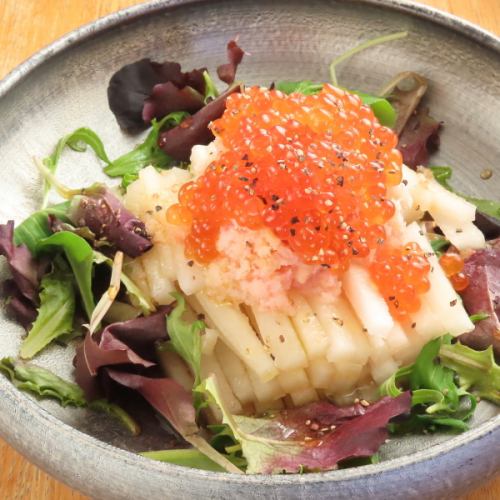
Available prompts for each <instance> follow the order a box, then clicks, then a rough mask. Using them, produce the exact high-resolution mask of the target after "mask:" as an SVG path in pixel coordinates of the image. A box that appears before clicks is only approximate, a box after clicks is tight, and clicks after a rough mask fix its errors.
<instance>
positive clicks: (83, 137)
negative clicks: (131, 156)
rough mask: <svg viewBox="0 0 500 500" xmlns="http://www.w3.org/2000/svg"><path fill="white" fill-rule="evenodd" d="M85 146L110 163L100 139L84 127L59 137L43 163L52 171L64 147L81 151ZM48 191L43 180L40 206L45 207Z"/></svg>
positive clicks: (46, 184)
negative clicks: (42, 194)
mask: <svg viewBox="0 0 500 500" xmlns="http://www.w3.org/2000/svg"><path fill="white" fill-rule="evenodd" d="M87 146H90V147H91V148H92V149H93V150H94V153H95V154H96V156H97V157H98V158H99V159H100V160H102V161H103V162H105V163H108V164H109V163H110V159H109V158H108V155H107V154H106V150H105V149H104V144H103V143H102V141H101V139H100V138H99V136H98V135H97V134H96V133H95V132H94V131H93V130H91V129H89V128H86V127H82V128H79V129H77V130H75V131H74V132H72V133H71V134H68V135H65V136H64V137H62V138H61V139H59V141H58V143H57V145H56V147H55V148H54V151H53V152H52V154H51V155H50V156H48V157H47V158H45V159H44V160H43V163H44V165H45V166H46V167H47V168H48V169H49V171H50V172H52V173H54V172H55V171H56V168H57V165H58V163H59V159H60V158H61V154H62V152H63V150H64V148H65V147H69V148H71V149H73V150H74V151H78V152H80V153H82V152H84V151H85V150H86V149H87ZM49 191H50V184H49V183H48V182H47V180H45V181H44V186H43V193H44V196H43V203H42V208H45V207H46V206H47V201H48V194H49Z"/></svg>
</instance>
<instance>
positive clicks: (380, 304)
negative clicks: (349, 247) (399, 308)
mask: <svg viewBox="0 0 500 500" xmlns="http://www.w3.org/2000/svg"><path fill="white" fill-rule="evenodd" d="M343 285H344V290H345V294H346V295H347V298H348V299H349V302H350V303H351V305H352V307H353V309H354V311H355V312H356V315H357V316H358V318H359V319H360V320H361V323H362V324H363V326H364V327H365V328H366V329H367V330H368V333H369V335H371V336H374V337H379V338H385V337H387V335H388V334H389V332H390V331H391V329H392V328H393V326H394V320H393V319H392V317H391V315H390V313H389V308H388V307H387V304H386V302H385V300H384V298H383V297H382V295H380V293H379V291H378V289H377V287H376V285H375V283H373V281H372V280H371V278H370V274H369V272H368V271H367V270H366V269H365V268H363V267H361V266H359V265H357V264H351V266H350V267H349V269H348V270H347V272H346V273H345V274H344V279H343Z"/></svg>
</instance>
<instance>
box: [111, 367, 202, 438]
mask: <svg viewBox="0 0 500 500" xmlns="http://www.w3.org/2000/svg"><path fill="white" fill-rule="evenodd" d="M106 373H107V374H108V375H109V377H110V378H111V379H112V380H114V381H115V382H117V383H118V384H120V385H123V386H125V387H128V388H129V389H134V390H136V391H137V392H139V394H141V396H143V397H144V399H146V401H147V402H148V403H149V404H150V405H151V406H152V407H153V408H154V409H155V410H156V411H157V412H158V413H160V414H161V415H162V416H163V417H164V418H165V419H166V420H167V421H168V422H170V424H171V425H172V427H174V429H175V430H176V431H177V432H178V433H179V434H181V435H182V436H189V435H191V434H195V433H196V432H197V431H198V426H197V425H196V413H195V410H194V407H193V399H192V395H191V393H190V392H188V391H186V389H184V388H183V387H182V386H181V385H180V384H179V383H178V382H176V381H175V380H172V379H169V378H149V377H143V376H141V375H135V374H132V373H124V372H119V371H117V370H112V369H107V370H106Z"/></svg>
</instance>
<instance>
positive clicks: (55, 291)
mask: <svg viewBox="0 0 500 500" xmlns="http://www.w3.org/2000/svg"><path fill="white" fill-rule="evenodd" d="M53 265H54V268H53V270H52V272H51V273H50V274H47V275H45V276H44V277H43V279H42V283H41V291H40V308H39V309H38V315H37V318H36V320H35V322H34V323H33V326H32V327H31V329H30V330H29V332H28V336H27V337H26V338H25V339H24V340H23V342H22V344H21V350H20V356H21V358H23V359H30V358H32V357H33V356H35V354H37V353H38V352H40V351H41V350H42V349H44V348H45V347H46V346H47V345H49V344H50V343H51V342H52V341H53V340H55V339H57V338H59V337H61V336H63V335H65V334H68V333H70V332H71V330H72V329H73V317H74V314H75V287H74V280H73V275H72V274H71V272H70V270H69V268H68V265H67V264H66V263H65V262H64V260H63V259H62V258H59V259H55V260H54V264H53Z"/></svg>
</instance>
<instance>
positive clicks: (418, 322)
mask: <svg viewBox="0 0 500 500" xmlns="http://www.w3.org/2000/svg"><path fill="white" fill-rule="evenodd" d="M419 299H420V309H419V310H418V311H417V312H415V313H413V314H411V315H410V318H411V327H412V328H413V330H415V331H416V332H417V334H418V335H419V336H420V337H421V338H422V339H423V340H424V342H427V341H429V340H431V339H433V338H435V337H439V336H440V335H443V332H444V331H445V326H444V323H443V322H442V321H441V318H440V317H439V315H436V314H434V310H433V308H432V307H431V302H432V293H431V292H430V291H429V292H427V293H425V294H423V295H421V296H420V297H419Z"/></svg>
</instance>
